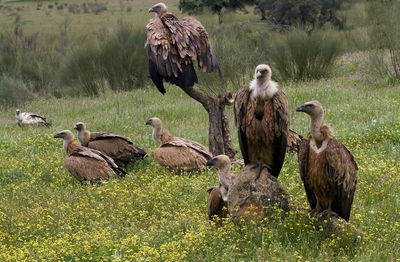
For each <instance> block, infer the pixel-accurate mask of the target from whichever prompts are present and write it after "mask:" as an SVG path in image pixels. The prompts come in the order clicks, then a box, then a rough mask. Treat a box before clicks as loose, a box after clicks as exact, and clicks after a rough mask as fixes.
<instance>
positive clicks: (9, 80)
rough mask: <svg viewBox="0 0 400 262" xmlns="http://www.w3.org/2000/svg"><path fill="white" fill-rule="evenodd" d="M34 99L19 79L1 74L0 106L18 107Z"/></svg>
mask: <svg viewBox="0 0 400 262" xmlns="http://www.w3.org/2000/svg"><path fill="white" fill-rule="evenodd" d="M33 98H34V94H33V92H32V91H31V90H29V88H28V87H27V86H26V85H25V83H24V81H22V80H21V79H18V78H15V77H11V76H9V75H6V74H3V75H1V76H0V104H2V105H7V106H19V105H21V104H24V103H26V102H28V101H30V100H32V99H33Z"/></svg>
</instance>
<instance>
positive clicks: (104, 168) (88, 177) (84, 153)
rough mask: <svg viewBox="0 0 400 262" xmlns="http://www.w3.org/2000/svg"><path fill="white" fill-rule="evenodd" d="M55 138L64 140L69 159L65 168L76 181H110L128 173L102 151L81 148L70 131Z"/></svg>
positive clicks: (66, 160)
mask: <svg viewBox="0 0 400 262" xmlns="http://www.w3.org/2000/svg"><path fill="white" fill-rule="evenodd" d="M54 138H63V139H64V143H63V147H64V150H65V152H66V153H67V154H68V157H67V158H66V159H65V167H66V168H67V169H68V171H69V172H70V173H71V174H72V175H73V176H74V177H75V178H76V180H78V181H80V182H83V181H90V182H91V183H94V182H98V181H99V180H108V179H110V178H112V177H123V176H125V175H126V172H125V171H123V170H122V169H120V168H118V166H117V165H116V164H115V163H114V161H113V160H112V158H110V157H108V156H106V155H105V154H103V153H101V152H100V151H97V150H94V149H91V148H87V147H83V146H79V145H78V144H77V143H75V142H74V135H73V134H72V132H71V131H69V130H64V131H62V132H60V133H58V134H55V135H54Z"/></svg>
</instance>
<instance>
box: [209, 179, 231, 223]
mask: <svg viewBox="0 0 400 262" xmlns="http://www.w3.org/2000/svg"><path fill="white" fill-rule="evenodd" d="M207 193H208V194H209V196H208V204H207V209H208V210H207V213H208V219H209V220H214V219H215V216H218V217H219V218H220V219H222V218H226V217H227V215H228V211H227V210H228V206H227V203H226V202H225V201H224V200H223V199H222V194H221V190H220V188H219V187H217V186H214V187H211V188H209V189H208V190H207Z"/></svg>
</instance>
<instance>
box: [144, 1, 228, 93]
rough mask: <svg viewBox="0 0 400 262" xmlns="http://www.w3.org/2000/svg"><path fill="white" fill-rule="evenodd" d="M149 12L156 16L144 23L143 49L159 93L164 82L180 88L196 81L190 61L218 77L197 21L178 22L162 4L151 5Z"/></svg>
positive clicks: (204, 34)
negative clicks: (145, 32) (194, 61)
mask: <svg viewBox="0 0 400 262" xmlns="http://www.w3.org/2000/svg"><path fill="white" fill-rule="evenodd" d="M149 12H155V13H156V15H155V17H154V18H152V19H151V20H150V22H149V23H148V24H147V39H146V44H145V47H146V48H147V55H148V62H149V72H150V77H151V80H152V81H153V83H154V84H155V85H156V87H157V88H158V90H159V91H160V92H161V93H162V94H165V88H164V85H163V79H165V81H167V82H169V83H171V84H175V85H177V86H179V87H182V88H183V87H192V86H193V85H194V84H195V83H197V82H198V79H197V75H196V71H195V70H194V67H193V61H192V60H197V62H198V66H199V68H200V69H201V70H203V72H207V73H211V72H213V71H215V70H217V71H218V72H219V74H220V76H221V70H220V68H219V65H218V62H217V59H216V58H215V54H214V51H213V49H212V47H211V44H210V40H209V38H208V33H207V32H206V30H205V29H204V27H203V26H202V25H201V24H200V22H199V21H197V20H196V19H195V18H193V17H186V18H183V19H182V20H179V19H178V18H177V17H176V16H174V15H173V14H171V13H168V9H167V6H166V5H165V4H164V3H159V4H156V5H154V6H153V7H151V8H150V9H149Z"/></svg>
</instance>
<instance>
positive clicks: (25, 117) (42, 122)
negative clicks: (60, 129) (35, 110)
mask: <svg viewBox="0 0 400 262" xmlns="http://www.w3.org/2000/svg"><path fill="white" fill-rule="evenodd" d="M15 119H16V120H17V123H18V125H19V126H23V125H31V126H32V125H37V126H47V127H49V126H50V123H48V122H47V121H46V118H44V117H41V116H39V115H36V114H32V113H27V112H23V113H21V111H20V110H19V109H17V110H15Z"/></svg>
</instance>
